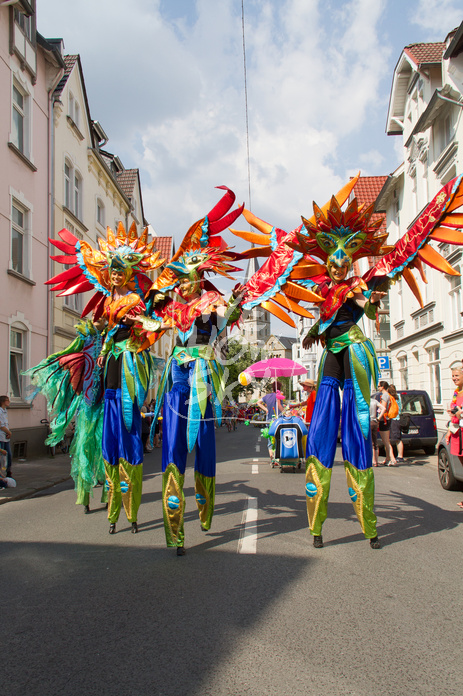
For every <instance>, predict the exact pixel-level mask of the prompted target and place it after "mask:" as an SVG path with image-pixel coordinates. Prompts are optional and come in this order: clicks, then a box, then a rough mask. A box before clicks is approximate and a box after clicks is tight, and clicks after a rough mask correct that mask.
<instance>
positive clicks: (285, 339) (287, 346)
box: [267, 334, 297, 350]
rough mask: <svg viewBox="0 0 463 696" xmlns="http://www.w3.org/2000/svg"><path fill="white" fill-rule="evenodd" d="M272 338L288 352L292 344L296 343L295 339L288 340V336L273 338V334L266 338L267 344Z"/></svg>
mask: <svg viewBox="0 0 463 696" xmlns="http://www.w3.org/2000/svg"><path fill="white" fill-rule="evenodd" d="M272 338H273V339H274V340H276V341H278V342H279V343H281V345H282V346H283V348H284V349H285V350H289V349H290V348H291V347H292V346H293V344H294V343H296V340H297V339H295V338H290V337H289V336H275V334H272V335H271V336H269V337H268V339H267V343H269V341H271V340H272Z"/></svg>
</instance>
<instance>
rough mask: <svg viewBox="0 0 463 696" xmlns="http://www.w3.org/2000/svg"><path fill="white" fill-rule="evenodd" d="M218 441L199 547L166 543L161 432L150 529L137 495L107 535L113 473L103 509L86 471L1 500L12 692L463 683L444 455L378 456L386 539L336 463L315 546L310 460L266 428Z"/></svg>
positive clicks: (418, 687)
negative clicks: (376, 543)
mask: <svg viewBox="0 0 463 696" xmlns="http://www.w3.org/2000/svg"><path fill="white" fill-rule="evenodd" d="M217 442H218V476H217V498H216V513H215V517H214V521H213V526H212V530H211V532H209V533H208V534H204V533H202V532H201V531H200V526H199V521H198V518H197V513H196V511H195V503H194V491H193V472H192V469H191V468H190V469H189V470H187V476H186V483H185V492H186V495H187V513H186V518H185V519H186V525H185V533H186V542H185V543H186V547H187V554H186V555H185V556H184V557H182V558H177V557H176V555H175V552H174V550H172V549H166V548H165V547H164V531H163V525H162V518H161V502H160V495H161V476H160V461H161V457H160V450H155V452H153V453H152V454H150V455H148V456H147V460H146V462H145V483H144V493H143V500H142V506H141V508H140V513H139V525H140V533H139V534H138V535H132V534H131V533H130V531H129V528H130V525H129V524H128V523H127V521H126V519H125V516H124V513H122V514H121V518H120V521H119V523H118V526H117V534H116V535H114V536H110V535H108V523H107V520H106V513H105V511H104V509H103V508H102V506H101V505H100V503H98V502H96V501H97V500H98V496H99V489H96V497H95V499H94V501H95V502H92V513H91V514H90V515H83V514H82V508H81V507H77V506H76V505H75V504H74V503H75V495H74V491H73V490H72V486H71V484H70V483H64V484H60V485H58V486H55V487H54V488H51V489H49V490H47V491H44V492H42V493H40V494H37V495H36V496H35V497H33V498H29V499H24V500H19V501H14V502H10V503H8V504H6V505H2V506H0V524H1V529H2V537H3V543H2V544H1V547H0V549H1V551H0V553H1V555H0V569H1V570H0V574H1V575H0V577H1V585H0V586H1V590H2V597H3V602H2V604H1V609H0V621H1V625H2V643H3V645H2V653H1V654H2V657H3V669H2V677H1V679H0V694H2V695H3V694H5V696H6V695H7V696H16V695H18V696H19V695H21V696H29V695H31V696H42V695H43V696H45V695H46V696H55V695H58V694H60V695H61V694H62V695H64V696H74V694H79V696H81V695H82V694H88V695H93V694H98V695H102V696H106V695H108V696H109V695H111V696H145V695H146V696H148V695H149V696H209V695H211V696H212V695H214V696H226V695H227V696H244V695H247V694H251V695H253V696H264V695H267V694H269V695H271V696H282V695H286V694H288V695H291V696H292V695H295V696H298V695H299V694H301V695H302V694H304V695H305V696H321V695H322V694H323V695H327V696H348V695H349V696H382V695H383V694H384V695H386V694H387V696H404V695H407V696H408V695H410V696H412V695H415V694H417V695H420V696H423V695H425V694H426V695H427V694H430V695H431V694H432V695H433V696H434V695H435V694H439V695H440V696H450V695H455V696H461V694H463V675H462V668H461V657H462V654H463V641H462V628H461V596H462V590H461V586H462V583H461V578H462V577H463V572H462V571H463V563H462V553H461V550H462V542H463V532H462V525H461V522H462V521H463V511H461V510H460V509H459V508H458V507H457V506H456V503H457V501H458V500H460V499H461V496H462V494H461V493H458V492H456V493H451V492H446V491H444V490H443V489H442V488H441V487H440V485H439V483H438V480H437V471H436V466H435V458H427V457H422V458H420V455H419V454H418V455H417V458H416V459H414V460H412V461H411V462H410V463H409V464H407V465H405V466H402V467H399V468H397V469H393V468H380V469H376V470H375V473H376V490H377V495H376V512H377V515H378V522H379V534H380V537H381V539H382V541H383V544H384V545H383V548H382V549H381V550H379V551H374V550H372V549H370V547H369V544H368V542H367V541H366V540H365V539H364V538H363V537H362V535H361V533H360V527H359V524H358V522H357V520H356V518H355V516H354V512H353V507H352V504H351V502H350V499H349V497H348V493H347V487H346V481H345V475H344V471H343V468H342V465H341V464H340V463H339V464H337V465H335V470H334V472H333V479H332V490H331V496H330V506H329V517H328V520H327V522H326V523H325V526H324V532H323V533H324V540H325V548H324V549H314V548H313V546H312V545H311V538H310V535H309V533H308V529H307V518H306V512H305V494H304V475H303V472H298V473H295V474H292V473H280V471H279V470H278V469H271V468H270V466H269V465H268V460H267V459H266V458H265V453H266V443H265V441H261V440H260V434H259V430H258V429H254V428H251V427H248V428H246V427H244V426H240V427H239V429H238V430H237V431H236V432H234V433H228V432H227V431H226V429H225V428H222V429H221V430H220V431H219V432H218V435H217ZM338 454H339V459H341V454H340V452H338ZM256 517H257V519H255V518H256ZM253 520H254V521H253Z"/></svg>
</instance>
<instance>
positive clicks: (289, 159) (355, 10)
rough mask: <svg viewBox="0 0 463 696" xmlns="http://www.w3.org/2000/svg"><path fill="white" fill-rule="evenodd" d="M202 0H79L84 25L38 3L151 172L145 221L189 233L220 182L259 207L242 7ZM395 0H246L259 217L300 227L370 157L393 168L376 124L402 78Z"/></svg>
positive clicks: (146, 178)
mask: <svg viewBox="0 0 463 696" xmlns="http://www.w3.org/2000/svg"><path fill="white" fill-rule="evenodd" d="M191 3H193V4H194V8H195V12H194V13H191V15H189V16H188V17H181V18H179V19H175V18H172V16H170V17H168V16H167V15H166V14H165V12H163V3H161V2H160V1H159V0H156V1H153V0H133V1H132V3H130V5H129V4H128V3H127V2H121V0H100V2H98V3H95V2H90V0H79V1H78V2H77V3H76V4H75V5H74V8H75V10H74V16H73V17H72V21H70V17H69V10H68V8H67V7H66V3H63V2H62V1H61V0H41V2H40V3H39V4H38V22H39V30H40V31H41V32H42V33H44V34H45V35H48V36H50V35H55V36H57V35H64V38H65V42H66V47H67V50H68V52H79V53H81V57H82V64H83V68H84V75H85V80H86V84H87V90H88V94H89V101H90V109H91V113H92V116H93V118H97V119H98V120H100V121H101V123H102V125H103V127H104V128H105V130H106V131H107V132H108V135H109V138H110V140H109V143H108V146H107V147H108V149H110V150H112V151H114V152H116V154H118V155H120V157H121V159H122V161H123V162H124V164H125V165H126V166H128V167H134V166H138V167H139V168H140V169H141V178H142V187H143V196H144V208H145V214H146V216H147V218H148V219H149V221H150V222H151V224H152V225H153V227H154V228H155V230H156V232H157V233H158V234H161V235H165V234H174V235H175V237H176V238H177V240H179V239H180V238H181V237H182V236H183V234H184V232H185V231H186V230H187V228H188V227H189V225H190V224H191V223H192V222H193V221H194V220H196V219H198V218H199V217H201V216H202V215H204V214H205V213H206V212H207V210H209V209H210V208H211V207H212V206H213V205H214V203H215V202H216V200H217V199H218V197H219V196H220V193H219V192H217V191H214V188H213V187H214V186H215V185H220V184H226V185H228V186H230V187H231V188H232V189H233V190H235V192H236V194H237V198H238V200H239V201H242V200H245V199H246V203H247V204H249V201H248V200H247V199H248V182H247V160H246V133H245V111H244V85H243V56H242V34H241V15H240V9H241V8H240V3H238V4H237V3H236V2H234V1H233V0H221V2H217V0H196V2H194V0H191ZM387 7H388V5H387V3H386V2H385V1H384V0H382V1H379V2H371V1H370V0H350V2H343V3H339V2H338V1H333V0H331V1H330V0H246V2H245V11H246V46H247V67H248V96H249V128H250V154H251V177H252V181H251V184H252V208H253V211H254V212H255V213H256V214H257V215H259V216H261V217H262V218H264V219H267V220H268V221H269V222H272V223H274V224H277V225H278V226H281V227H284V228H286V229H289V228H292V227H294V226H296V225H297V224H298V222H299V220H300V215H301V214H308V213H309V212H310V211H311V209H312V207H311V206H312V200H314V199H315V200H316V201H317V202H319V203H324V202H325V201H326V200H327V199H328V198H329V197H330V195H331V194H332V193H333V192H335V191H336V190H337V189H338V188H340V187H341V186H342V185H343V184H344V183H345V181H346V180H347V179H348V176H349V174H350V172H351V170H352V168H353V167H355V166H357V165H358V163H359V160H363V162H364V163H365V164H366V166H367V167H368V168H369V169H374V167H375V166H377V167H379V166H382V163H381V151H380V150H379V149H378V146H377V145H376V143H375V134H374V132H372V131H371V129H369V121H370V120H371V114H372V113H374V114H375V115H376V114H377V113H378V110H379V109H381V105H383V104H384V103H385V101H386V102H387V100H385V97H384V94H381V93H380V92H379V89H380V88H379V85H380V83H381V80H384V78H385V77H387V76H388V75H390V74H392V70H391V65H390V63H389V61H390V58H391V55H392V54H391V47H390V45H388V44H386V42H385V41H384V40H383V34H382V30H381V23H382V21H383V19H384V13H385V11H386V10H387ZM394 57H395V56H394ZM383 122H384V121H383V120H382V123H381V126H382V125H383ZM390 149H391V151H392V150H393V148H392V143H391V145H390ZM362 153H363V154H362ZM361 163H362V162H361ZM371 173H375V174H376V173H377V174H379V173H383V172H382V171H372V172H371Z"/></svg>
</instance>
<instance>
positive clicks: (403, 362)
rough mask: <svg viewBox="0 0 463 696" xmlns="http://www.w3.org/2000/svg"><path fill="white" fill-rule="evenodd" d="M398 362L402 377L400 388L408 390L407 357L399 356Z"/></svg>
mask: <svg viewBox="0 0 463 696" xmlns="http://www.w3.org/2000/svg"><path fill="white" fill-rule="evenodd" d="M397 360H398V361H399V375H400V388H401V389H408V363H407V356H406V355H405V354H404V355H398V356H397Z"/></svg>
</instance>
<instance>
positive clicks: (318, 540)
mask: <svg viewBox="0 0 463 696" xmlns="http://www.w3.org/2000/svg"><path fill="white" fill-rule="evenodd" d="M313 545H314V546H315V548H316V549H322V548H323V537H322V535H321V534H320V535H319V536H314V538H313Z"/></svg>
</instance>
